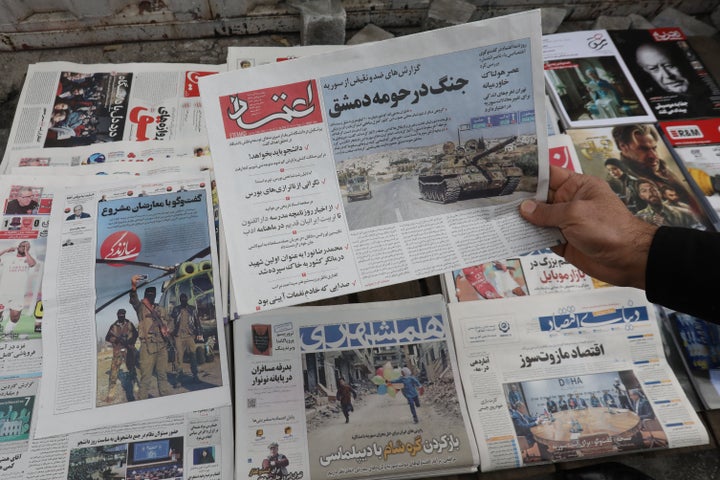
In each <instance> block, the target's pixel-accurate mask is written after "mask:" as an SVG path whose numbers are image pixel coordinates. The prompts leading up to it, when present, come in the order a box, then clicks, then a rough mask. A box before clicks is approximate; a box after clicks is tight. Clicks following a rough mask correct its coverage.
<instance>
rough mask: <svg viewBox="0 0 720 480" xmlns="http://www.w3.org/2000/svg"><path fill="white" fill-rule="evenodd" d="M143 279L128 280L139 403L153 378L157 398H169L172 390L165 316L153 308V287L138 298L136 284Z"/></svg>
mask: <svg viewBox="0 0 720 480" xmlns="http://www.w3.org/2000/svg"><path fill="white" fill-rule="evenodd" d="M142 279H143V276H142V275H133V277H132V279H131V280H130V282H131V288H130V304H131V305H132V306H133V308H135V311H136V312H137V317H138V330H139V337H140V392H139V393H138V399H140V400H144V399H146V398H148V393H149V390H150V386H151V385H152V383H153V376H155V377H157V384H158V392H159V394H160V396H162V397H164V396H165V395H170V393H171V387H170V384H169V383H168V378H167V372H168V351H171V352H173V355H174V347H173V345H172V341H171V339H170V334H169V333H168V328H167V324H166V320H165V317H166V315H165V312H164V311H163V309H162V307H160V306H159V305H156V304H155V294H156V290H155V287H147V288H146V289H145V294H144V297H143V299H142V300H140V299H139V298H138V294H137V284H138V283H139V282H140V281H141V280H142ZM153 372H154V374H153Z"/></svg>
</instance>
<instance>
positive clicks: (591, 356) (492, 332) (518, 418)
mask: <svg viewBox="0 0 720 480" xmlns="http://www.w3.org/2000/svg"><path fill="white" fill-rule="evenodd" d="M449 308H450V318H451V324H452V327H453V328H452V330H453V334H454V336H455V343H456V344H457V346H458V363H459V368H460V375H461V378H462V379H463V388H464V390H465V398H466V400H467V402H468V410H469V414H470V418H471V421H472V424H473V427H474V429H475V433H476V438H477V440H478V445H479V448H480V465H481V468H482V469H483V470H495V469H503V468H513V467H519V466H523V465H532V464H537V463H547V462H559V461H568V460H573V459H578V458H588V457H594V456H603V455H612V454H618V453H622V452H632V451H639V450H646V449H654V448H674V447H683V446H689V445H700V444H705V443H707V442H708V435H707V432H706V431H705V428H704V427H703V425H702V423H701V421H700V420H699V418H698V417H697V414H696V413H695V410H694V409H693V408H692V405H691V404H690V402H689V401H688V399H687V397H686V396H685V393H684V391H683V389H682V387H681V386H680V385H679V383H678V380H677V378H676V377H675V375H674V373H673V372H672V370H671V368H670V367H669V365H668V364H667V362H666V360H665V356H664V353H663V348H662V340H661V337H660V331H659V329H658V324H657V319H656V312H655V307H654V306H653V305H652V304H649V303H647V301H646V300H645V299H644V295H643V293H642V292H641V291H639V290H635V289H623V288H617V287H608V288H603V289H597V290H592V291H588V292H575V293H564V294H562V295H537V296H534V297H532V296H530V297H525V298H506V299H497V300H492V301H486V302H484V303H483V305H482V307H481V308H480V307H478V305H477V303H476V302H459V303H453V304H450V306H449Z"/></svg>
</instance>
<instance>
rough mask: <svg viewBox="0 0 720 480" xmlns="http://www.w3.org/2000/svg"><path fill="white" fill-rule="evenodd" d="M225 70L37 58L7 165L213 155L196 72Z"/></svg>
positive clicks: (29, 75) (12, 135)
mask: <svg viewBox="0 0 720 480" xmlns="http://www.w3.org/2000/svg"><path fill="white" fill-rule="evenodd" d="M220 71H225V66H224V65H222V66H217V65H195V64H162V63H153V64H148V65H142V64H135V63H133V64H117V65H102V64H100V65H82V64H75V63H68V62H47V63H38V64H33V65H31V66H30V67H29V69H28V73H27V77H26V81H25V85H24V86H23V91H22V93H21V95H20V101H19V103H18V109H17V112H16V115H15V119H14V121H13V126H12V129H11V131H10V137H9V142H8V145H7V148H6V150H5V158H4V160H3V162H2V163H3V165H4V167H3V168H4V171H7V169H8V168H11V167H14V166H24V165H34V166H48V165H83V164H90V163H103V162H106V161H107V162H110V161H121V160H125V161H139V160H152V159H154V158H167V157H170V156H203V155H207V154H208V148H207V133H206V131H205V120H204V118H203V110H202V105H201V104H200V96H199V91H198V78H200V77H202V76H206V75H212V74H215V73H217V72H220ZM141 142H142V143H141ZM58 149H59V150H60V151H57V150H58ZM63 150H64V151H63Z"/></svg>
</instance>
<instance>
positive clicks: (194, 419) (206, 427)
mask: <svg viewBox="0 0 720 480" xmlns="http://www.w3.org/2000/svg"><path fill="white" fill-rule="evenodd" d="M136 173H137V172H136ZM92 181H93V184H94V185H95V188H98V186H99V185H103V184H106V185H107V184H109V182H111V181H116V180H110V179H109V178H104V177H102V178H97V177H95V178H93V180H92ZM133 181H134V182H137V179H133ZM76 182H80V183H82V180H77V179H71V178H70V177H68V178H62V179H60V178H51V177H49V176H37V177H31V176H20V175H14V176H12V177H10V176H3V177H2V178H0V198H1V199H2V203H1V205H2V227H1V228H0V268H2V276H1V277H0V296H1V297H2V299H1V301H0V303H1V306H2V308H0V311H1V312H2V319H1V320H0V330H1V332H2V335H1V336H0V425H1V428H0V471H1V472H2V477H3V479H8V480H15V479H26V478H32V479H36V480H37V479H48V480H49V479H55V478H88V477H95V476H101V475H106V474H108V473H111V474H112V475H115V476H122V477H123V478H125V477H129V478H133V477H132V476H133V475H141V476H150V475H154V476H155V477H156V478H176V477H177V476H178V475H187V478H200V477H202V478H216V479H220V478H228V476H229V475H230V474H231V471H232V470H231V469H232V464H233V458H232V433H233V432H232V429H231V428H229V425H230V422H231V418H232V411H231V408H230V407H222V408H219V409H210V410H203V411H197V412H194V413H190V411H189V410H188V411H185V412H183V413H181V414H178V415H173V416H169V417H168V416H167V413H166V412H165V411H162V410H161V411H160V412H159V413H158V411H155V415H156V416H157V417H159V418H154V419H146V420H143V421H142V422H140V423H134V424H129V422H130V421H132V420H134V419H135V418H137V417H136V413H137V412H135V411H133V412H132V413H130V412H118V411H115V412H113V413H112V414H111V415H109V416H108V418H107V419H106V420H107V423H108V424H111V425H112V428H111V431H112V434H108V428H107V427H104V428H101V429H98V430H91V431H77V428H75V429H74V431H72V432H69V433H68V434H60V435H54V436H50V437H45V438H40V437H39V436H38V435H37V434H36V433H37V427H38V424H39V423H40V421H39V418H40V412H39V410H40V404H41V403H42V402H43V401H45V400H47V395H48V394H47V393H46V390H45V389H43V396H42V397H41V396H40V384H41V382H42V378H41V377H42V360H43V345H42V340H41V335H42V329H43V320H48V322H47V323H46V324H45V325H46V326H47V325H49V324H50V323H55V322H56V319H57V318H58V317H57V315H56V313H55V312H54V310H56V309H53V308H52V307H50V308H48V309H47V310H46V309H45V308H43V287H44V285H43V283H42V281H41V280H42V278H43V271H44V269H45V265H46V264H52V263H53V260H51V259H50V258H49V257H53V256H54V255H56V254H60V250H64V249H67V248H70V247H72V246H73V245H75V242H74V241H73V240H72V239H71V238H74V239H75V240H78V238H79V237H77V236H74V235H73V234H68V235H66V237H67V238H66V241H65V242H64V243H63V244H62V246H60V245H56V244H55V243H53V242H54V241H55V240H53V238H52V236H51V235H49V232H50V231H51V230H52V229H53V228H59V229H62V226H61V225H59V224H57V223H55V226H53V225H52V221H51V213H52V209H53V207H55V206H58V205H59V203H58V202H60V201H61V200H60V199H62V198H63V197H64V196H66V195H67V191H68V188H70V189H72V187H69V185H72V184H73V183H76ZM88 206H89V205H88V204H87V203H84V204H83V207H84V208H83V209H82V210H75V209H72V211H68V212H63V215H61V217H62V218H63V219H64V221H66V222H68V225H70V224H72V229H71V230H72V231H73V232H75V233H78V232H80V231H83V230H84V231H87V229H86V227H87V225H88V222H89V221H90V220H89V219H93V220H92V221H95V220H94V217H95V215H96V212H95V211H94V210H89V209H88ZM58 208H62V207H61V206H58ZM83 222H84V225H83ZM66 233H67V232H66ZM79 245H84V246H85V249H88V244H87V243H84V242H82V241H80V242H79ZM78 251H79V250H78ZM78 251H75V252H74V253H75V254H77V253H78ZM88 251H89V250H88ZM65 253H70V252H68V251H66V252H65ZM67 260H68V259H67V258H66V261H67ZM52 268H54V267H53V266H50V269H52ZM71 273H72V275H69V276H67V277H63V281H65V282H71V283H72V284H73V285H74V286H75V287H77V285H78V284H80V283H85V284H87V283H88V279H89V278H91V277H90V276H89V275H88V272H82V271H81V270H80V269H73V271H72V272H71ZM82 275H84V276H82ZM50 283H52V282H50ZM85 293H86V292H81V294H80V295H83V294H85ZM48 297H52V295H49V294H48V290H47V289H45V301H46V303H47V302H48V300H49V301H50V303H51V304H52V300H51V299H49V298H48ZM66 300H68V301H72V302H74V305H76V306H78V305H80V303H79V302H80V300H79V298H78V296H77V295H76V296H74V297H72V298H67V299H66ZM82 301H85V299H83V300H82ZM79 313H80V312H79ZM49 319H53V320H49ZM131 323H133V327H134V326H135V324H136V322H133V321H131ZM75 326H76V324H73V325H69V329H68V331H66V332H65V335H64V337H63V338H64V341H63V346H64V348H65V350H66V351H67V350H68V349H71V348H77V346H78V345H79V344H80V343H81V340H80V337H81V333H80V331H78V330H76V329H75ZM98 328H100V327H99V326H98ZM50 330H51V331H50V332H47V331H46V332H45V337H46V339H45V340H46V341H48V338H53V337H52V336H53V335H55V334H56V331H57V329H53V328H50ZM108 330H111V331H117V329H115V330H114V327H109V329H108ZM53 331H55V332H53ZM101 335H102V336H103V338H102V339H101V340H100V339H97V340H96V339H95V335H94V334H93V335H92V336H91V337H89V338H91V340H90V341H91V343H92V344H93V346H95V345H97V347H98V359H99V365H98V368H99V370H98V380H97V382H98V384H99V385H105V387H104V388H109V387H110V384H109V383H108V382H109V381H110V380H112V379H113V377H114V379H115V384H116V390H117V391H118V392H123V393H119V394H118V400H119V397H124V396H125V395H126V394H127V393H128V392H129V394H132V392H133V389H134V387H133V383H132V382H135V383H137V375H138V373H137V371H138V369H137V368H136V367H137V365H136V363H134V362H133V360H132V356H131V355H128V354H127V352H128V351H129V350H130V348H131V347H129V346H126V347H125V348H124V349H122V348H121V349H116V348H114V344H113V343H112V342H107V341H106V338H105V333H104V332H103V333H102V334H101ZM111 340H115V338H114V337H113V338H111ZM127 343H128V341H126V344H127ZM108 348H110V350H112V352H110V353H109V352H108ZM115 350H118V352H117V355H115V353H116V352H115ZM65 353H67V352H65ZM121 357H122V358H121ZM117 360H122V361H119V362H118V361H117ZM128 360H130V361H128ZM54 361H56V362H57V361H58V359H57V358H56V359H55V360H54ZM62 365H63V366H62V370H63V371H64V372H67V373H73V374H75V376H74V377H72V378H69V377H68V376H67V375H60V377H59V378H60V379H61V381H62V382H64V383H67V385H66V386H68V387H71V388H78V383H77V381H78V378H82V376H83V368H86V369H87V368H88V366H89V365H90V362H86V363H83V362H77V361H69V362H66V363H63V364H62ZM89 368H92V367H89ZM100 368H104V371H101V370H100ZM133 375H134V376H133ZM45 378H50V379H52V378H53V376H45ZM128 382H130V383H128ZM43 385H44V386H46V385H52V380H49V381H47V382H46V383H45V384H43ZM146 410H147V411H148V412H150V411H153V408H152V407H148V408H147V409H146ZM74 425H83V427H81V428H82V429H83V430H84V429H85V428H87V427H86V426H85V425H87V424H86V423H84V422H74ZM223 449H224V450H225V453H224V454H223V453H222V451H223ZM203 452H205V453H203ZM208 455H209V458H211V459H212V461H208V460H207V458H208ZM201 459H202V460H201ZM178 472H180V473H178ZM182 472H184V473H182Z"/></svg>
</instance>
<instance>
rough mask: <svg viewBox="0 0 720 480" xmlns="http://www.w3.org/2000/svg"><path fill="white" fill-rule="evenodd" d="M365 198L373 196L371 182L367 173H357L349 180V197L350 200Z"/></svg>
mask: <svg viewBox="0 0 720 480" xmlns="http://www.w3.org/2000/svg"><path fill="white" fill-rule="evenodd" d="M363 198H372V192H371V191H370V182H368V179H367V177H366V176H365V175H355V176H353V177H350V179H349V180H348V181H347V199H348V202H352V201H354V200H360V199H363Z"/></svg>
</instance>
